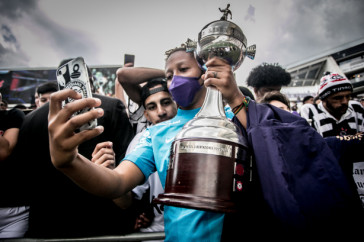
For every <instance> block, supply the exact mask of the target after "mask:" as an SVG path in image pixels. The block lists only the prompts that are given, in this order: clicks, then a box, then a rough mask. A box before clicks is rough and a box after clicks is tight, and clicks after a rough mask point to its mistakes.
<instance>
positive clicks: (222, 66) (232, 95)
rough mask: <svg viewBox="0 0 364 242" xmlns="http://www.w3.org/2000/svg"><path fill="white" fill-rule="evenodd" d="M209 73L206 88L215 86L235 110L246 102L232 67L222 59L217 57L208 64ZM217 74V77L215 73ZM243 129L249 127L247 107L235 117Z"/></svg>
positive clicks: (205, 77)
mask: <svg viewBox="0 0 364 242" xmlns="http://www.w3.org/2000/svg"><path fill="white" fill-rule="evenodd" d="M206 66H207V68H208V69H207V71H206V73H205V75H204V77H203V78H204V79H205V86H214V87H216V88H217V89H218V90H219V91H220V92H221V94H222V96H223V98H224V99H225V101H226V102H227V103H228V104H229V106H230V107H231V109H232V110H233V109H234V108H235V107H237V106H239V105H241V104H242V103H243V101H244V95H243V94H242V93H241V91H240V90H239V87H238V85H237V84H236V81H235V78H234V74H233V72H232V70H231V66H230V65H229V64H228V63H227V62H226V61H224V60H223V59H221V58H218V57H215V58H212V59H210V60H209V61H208V62H206ZM215 72H216V77H215V74H214V73H215ZM235 116H236V117H237V118H238V120H239V121H240V123H241V124H242V125H243V127H244V128H245V129H246V127H247V116H246V107H243V108H242V109H241V110H240V111H239V112H238V113H237V114H236V115H235Z"/></svg>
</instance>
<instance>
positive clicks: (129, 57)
mask: <svg viewBox="0 0 364 242" xmlns="http://www.w3.org/2000/svg"><path fill="white" fill-rule="evenodd" d="M134 61H135V55H129V54H125V55H124V65H125V64H126V63H133V65H134Z"/></svg>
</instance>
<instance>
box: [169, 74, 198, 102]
mask: <svg viewBox="0 0 364 242" xmlns="http://www.w3.org/2000/svg"><path fill="white" fill-rule="evenodd" d="M199 79H200V78H199V77H184V76H173V79H172V83H171V86H170V87H169V92H170V93H171V94H172V97H173V99H174V100H175V101H176V102H177V104H178V105H180V106H182V107H187V106H188V105H190V104H191V103H192V101H193V98H194V97H195V95H196V93H197V92H198V91H199V90H200V89H201V85H200V83H198V80H199Z"/></svg>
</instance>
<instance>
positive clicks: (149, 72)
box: [116, 67, 165, 105]
mask: <svg viewBox="0 0 364 242" xmlns="http://www.w3.org/2000/svg"><path fill="white" fill-rule="evenodd" d="M116 74H117V79H118V81H119V83H120V84H121V85H122V87H123V88H124V90H125V92H126V94H127V95H128V96H129V98H130V99H131V100H133V102H135V103H137V104H138V105H141V104H142V103H141V97H140V90H141V86H140V84H141V83H144V82H146V81H148V80H150V79H153V78H159V77H165V74H164V70H161V69H154V68H147V67H122V68H119V69H118V70H117V72H116Z"/></svg>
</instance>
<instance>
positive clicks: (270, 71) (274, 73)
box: [247, 63, 291, 88]
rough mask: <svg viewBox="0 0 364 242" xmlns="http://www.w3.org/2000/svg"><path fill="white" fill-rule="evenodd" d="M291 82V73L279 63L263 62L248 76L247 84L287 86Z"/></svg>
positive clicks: (254, 85)
mask: <svg viewBox="0 0 364 242" xmlns="http://www.w3.org/2000/svg"><path fill="white" fill-rule="evenodd" d="M290 83H291V75H290V74H289V73H288V72H287V71H286V70H285V69H283V68H282V67H281V66H280V65H279V64H278V63H272V64H269V63H263V64H261V65H259V66H257V67H255V68H253V69H252V70H251V72H250V74H249V76H248V79H247V84H248V86H251V87H256V88H261V87H264V86H287V85H288V84H290Z"/></svg>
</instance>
